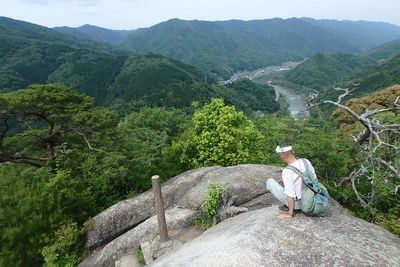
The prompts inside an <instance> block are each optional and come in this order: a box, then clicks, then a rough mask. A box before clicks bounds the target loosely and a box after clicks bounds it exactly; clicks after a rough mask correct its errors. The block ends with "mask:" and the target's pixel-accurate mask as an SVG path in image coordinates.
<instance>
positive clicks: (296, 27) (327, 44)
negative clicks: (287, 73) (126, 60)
mask: <svg viewBox="0 0 400 267" xmlns="http://www.w3.org/2000/svg"><path fill="white" fill-rule="evenodd" d="M334 22H335V23H331V24H334V26H336V27H333V26H331V25H326V24H327V23H326V21H319V20H309V19H296V18H292V19H287V20H283V19H269V20H254V21H239V20H231V21H217V22H208V21H184V20H178V19H173V20H169V21H167V22H163V23H160V24H157V25H155V26H153V27H150V28H146V29H141V30H138V31H135V32H133V33H132V34H130V35H129V36H128V39H127V40H126V41H125V42H124V43H123V44H122V47H124V48H126V49H130V50H132V51H137V52H144V51H150V52H154V53H160V54H163V55H166V56H169V57H172V58H175V59H178V60H182V61H183V62H186V63H190V64H192V65H194V66H196V67H198V68H200V69H202V70H205V71H207V72H211V73H214V74H216V75H220V76H221V75H222V76H224V75H225V76H226V75H228V74H230V73H232V72H234V71H236V70H240V69H251V68H257V67H260V66H265V65H269V64H278V63H281V62H283V61H289V60H299V59H303V58H305V57H308V56H312V55H314V54H316V53H327V52H339V51H340V52H361V51H363V50H365V49H368V48H372V47H373V46H376V45H379V44H382V43H383V42H386V41H391V40H395V39H397V38H399V37H400V28H399V27H397V26H394V25H390V24H382V23H370V22H351V23H350V22H338V21H334ZM342 23H343V25H342ZM360 24H361V25H360ZM340 25H342V27H339V26H340ZM358 28H362V29H363V31H360V32H358V33H355V32H357V30H358ZM368 28H371V30H370V31H368V30H367V29H368Z"/></svg>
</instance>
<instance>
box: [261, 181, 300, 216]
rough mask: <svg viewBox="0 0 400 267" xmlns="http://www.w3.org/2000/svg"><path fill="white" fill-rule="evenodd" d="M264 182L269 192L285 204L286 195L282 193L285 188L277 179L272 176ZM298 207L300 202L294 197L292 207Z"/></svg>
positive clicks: (286, 203)
mask: <svg viewBox="0 0 400 267" xmlns="http://www.w3.org/2000/svg"><path fill="white" fill-rule="evenodd" d="M265 184H266V186H267V190H268V191H269V192H271V194H273V195H274V197H275V198H276V199H277V200H279V201H280V202H281V203H282V204H285V205H286V206H287V205H288V202H287V196H286V195H285V193H284V191H285V189H284V188H283V186H281V185H280V184H279V183H278V182H277V181H275V180H274V179H272V178H269V179H268V180H267V182H266V183H265ZM300 208H301V202H300V201H298V200H297V198H295V201H294V209H295V210H297V209H300Z"/></svg>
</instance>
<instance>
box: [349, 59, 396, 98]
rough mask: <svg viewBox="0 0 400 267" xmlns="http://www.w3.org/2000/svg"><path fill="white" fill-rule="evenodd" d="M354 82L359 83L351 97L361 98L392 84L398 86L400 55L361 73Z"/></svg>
mask: <svg viewBox="0 0 400 267" xmlns="http://www.w3.org/2000/svg"><path fill="white" fill-rule="evenodd" d="M355 82H357V83H359V85H358V89H357V91H355V92H354V94H353V96H355V97H356V96H363V95H366V94H369V93H371V92H374V91H376V90H379V89H383V88H386V87H389V86H392V85H394V84H400V53H399V54H398V55H397V56H394V57H392V58H391V59H390V60H388V61H386V62H385V63H383V64H376V65H375V66H374V67H373V68H370V69H367V70H366V71H364V72H363V73H361V74H360V75H359V77H358V79H357V80H355Z"/></svg>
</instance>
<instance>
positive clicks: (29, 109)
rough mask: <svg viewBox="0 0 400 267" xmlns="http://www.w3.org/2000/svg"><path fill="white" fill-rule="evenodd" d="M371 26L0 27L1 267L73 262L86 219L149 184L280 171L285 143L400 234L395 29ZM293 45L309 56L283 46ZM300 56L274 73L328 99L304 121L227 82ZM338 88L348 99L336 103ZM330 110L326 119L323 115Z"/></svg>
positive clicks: (345, 201) (264, 95)
mask: <svg viewBox="0 0 400 267" xmlns="http://www.w3.org/2000/svg"><path fill="white" fill-rule="evenodd" d="M373 25H374V26H376V27H372V24H368V23H367V22H365V23H356V22H343V23H342V24H341V23H339V22H337V21H330V20H312V19H306V18H303V19H291V20H281V19H275V20H266V21H251V22H248V23H244V22H240V21H227V22H219V23H211V22H199V21H180V20H171V21H168V22H165V23H162V24H159V25H156V26H154V27H151V28H149V29H142V30H137V31H132V32H125V31H124V32H112V31H111V32H110V30H109V31H104V29H101V28H98V27H94V31H93V30H92V29H93V27H92V26H86V27H85V28H84V29H80V33H79V35H78V34H76V29H75V30H74V29H68V28H59V29H57V31H56V30H53V29H48V28H45V27H41V26H38V25H34V24H30V23H26V22H20V21H15V20H12V19H8V18H0V29H1V30H0V177H1V179H0V226H1V229H2V231H1V233H0V243H1V248H0V266H41V265H45V266H74V265H76V264H77V263H79V261H80V260H81V257H83V256H84V255H83V251H82V247H83V246H82V245H83V242H84V233H85V229H86V227H87V226H88V225H89V224H90V218H92V217H93V216H95V215H96V214H98V213H99V212H101V211H103V210H104V209H106V208H108V207H109V206H111V205H113V204H114V203H116V202H118V201H121V200H124V199H126V198H129V197H132V196H135V195H137V194H140V193H141V192H144V191H146V190H148V189H150V187H151V180H150V179H149V178H150V177H151V176H152V175H154V174H158V175H160V177H161V179H162V180H163V181H166V180H168V179H170V178H172V177H174V176H175V175H177V174H180V173H182V172H184V171H187V170H190V169H193V168H197V167H203V166H212V165H220V166H229V165H236V164H242V163H260V164H273V165H281V164H282V163H281V162H280V160H279V157H277V155H276V153H275V151H274V148H275V147H276V146H277V145H281V144H293V145H294V148H295V150H296V153H297V155H298V156H299V157H305V158H308V159H309V160H310V161H311V162H312V163H313V165H314V167H315V169H316V171H317V173H318V176H319V178H320V179H321V181H322V182H323V183H324V184H325V185H326V187H327V188H328V190H329V193H330V195H331V196H332V197H333V198H334V199H336V200H337V201H339V202H340V203H341V204H342V205H343V206H344V207H345V208H347V209H348V210H349V211H350V212H352V213H353V214H354V215H355V216H358V217H360V218H362V219H365V220H368V221H371V222H374V223H376V224H378V225H381V226H383V227H385V228H386V229H388V230H389V231H391V232H393V233H395V234H397V235H400V223H399V218H400V197H399V196H400V190H398V189H399V185H398V179H399V174H398V170H399V168H400V162H399V159H400V155H399V151H400V150H399V146H400V138H399V137H400V135H399V130H400V129H399V128H400V126H399V125H400V119H399V116H398V112H399V105H400V103H399V95H400V85H396V84H399V83H400V80H399V79H400V78H399V77H400V73H399V66H400V64H399V59H400V46H399V45H400V43H399V42H398V41H393V40H394V39H393V38H394V37H396V36H397V37H398V38H400V29H397V28H393V27H394V26H393V27H391V26H390V27H389V26H388V25H386V24H379V25H375V24H373ZM172 26H174V27H172ZM171 27H172V28H171ZM164 28H165V29H164ZM209 28H210V29H213V30H212V31H211V32H214V35H211V36H210V35H209V33H210V32H209ZM215 28H216V29H217V30H215ZM299 28H302V29H303V30H304V29H306V30H307V31H306V32H299ZM328 29H331V30H332V29H334V30H335V31H336V32H337V34H338V35H339V36H341V39H338V40H339V41H337V40H336V39H335V38H337V36H336V35H335V36H330V32H329V31H328ZM368 29H369V30H368ZM383 29H385V30H383ZM214 30H215V31H214ZM63 32H67V33H68V34H64V33H63ZM244 32H246V34H244ZM100 33H101V34H100ZM167 33H169V34H171V38H172V39H173V38H176V36H175V35H181V36H182V38H181V39H182V40H183V43H182V47H176V46H175V49H172V47H173V45H174V44H173V43H169V44H168V45H167V44H166V43H168V42H169V41H171V40H168V38H167V37H165V35H167ZM272 33H274V34H272ZM356 33H358V34H357V35H356ZM378 33H380V34H378ZM71 34H72V35H74V36H75V37H74V36H71ZM109 34H111V36H114V37H110V35H109ZM271 34H272V35H271ZM396 34H399V35H396ZM226 35H229V36H230V37H229V38H228V39H226V38H221V36H225V37H226ZM266 35H271V40H269V39H266V37H265V36H266ZM99 36H100V37H99ZM148 36H152V38H149V39H148ZM329 36H330V38H333V39H335V40H336V41H335V42H332V40H331V39H330V38H328V37H329ZM349 36H352V38H347V37H349ZM360 36H362V38H361V37H360ZM374 36H375V37H374ZM95 37H96V38H100V39H96V38H95ZM135 37H137V39H135ZM283 37H284V38H283ZM110 38H111V39H112V40H114V41H115V43H110V41H109V40H110ZM282 38H283V39H282ZM325 38H328V39H325ZM346 38H347V41H344V40H345V39H346ZM360 38H361V39H360ZM161 40H162V42H161ZM199 40H201V41H203V42H204V43H201V42H198V41H199ZM244 40H247V42H249V40H252V42H253V45H252V46H247V45H245V42H244ZM301 40H303V42H302V41H301ZM320 40H325V41H326V42H325V41H324V42H323V43H321V41H320ZM360 40H361V41H360ZM97 41H101V42H97ZM270 41H271V42H272V41H273V42H274V43H273V44H271V43H269V42H270ZM316 41H318V42H316ZM386 41H387V42H388V43H386V44H383V43H384V42H386ZM148 42H150V43H148ZM164 42H165V43H164ZM210 43H213V44H214V45H215V49H210V48H209V45H210ZM289 43H296V44H298V45H299V46H298V47H295V48H291V49H289V48H288V47H285V46H281V45H282V44H285V45H287V44H289ZM156 44H159V45H160V47H163V49H164V48H165V49H166V50H165V51H159V50H157V49H158V48H154V46H153V45H156ZM328 44H329V46H328ZM362 44H363V45H365V47H364V46H362ZM199 45H203V46H202V47H201V50H198V49H199ZM128 46H129V49H128V50H124V49H123V47H128ZM231 46H234V49H233V47H231ZM246 46H247V47H246ZM277 46H281V47H282V51H280V52H281V54H280V53H275V52H276V51H275V50H274V49H275V48H276V47H277ZM374 46H377V47H376V48H373V47H374ZM183 47H185V49H186V50H185V49H184V48H183ZM260 47H262V48H263V49H259V48H260ZM273 48H274V49H273ZM369 48H373V49H371V50H368V51H365V49H369ZM224 49H226V50H228V51H230V52H232V51H233V53H232V55H231V56H226V53H222V52H221V51H222V50H224ZM235 49H236V50H235ZM154 50H156V51H154ZM136 52H154V53H155V52H157V53H160V54H163V55H159V54H152V53H144V54H141V53H136ZM172 52H173V53H177V54H173V55H172V54H170V53H172ZM350 52H359V53H358V54H352V53H350ZM179 53H181V54H179ZM282 55H285V56H282ZM167 56H170V57H172V58H175V59H172V58H169V57H167ZM305 57H309V58H308V59H306V60H304V62H303V63H301V64H299V65H297V66H296V67H295V68H294V69H292V70H289V71H287V72H285V73H284V75H281V76H280V77H279V79H282V82H287V83H290V84H292V85H296V84H297V85H298V86H299V87H298V88H301V90H304V91H305V92H307V93H309V92H313V93H318V97H316V98H314V99H312V100H310V101H314V102H310V105H311V106H310V109H311V111H313V112H312V116H311V117H310V118H309V119H307V120H295V119H293V118H292V117H290V116H288V115H287V114H288V113H287V110H285V109H286V107H287V103H285V101H280V102H279V103H278V102H276V101H275V92H274V90H273V88H272V87H271V86H268V85H265V84H258V83H255V82H253V81H251V80H249V79H240V80H237V81H234V82H232V83H228V84H225V85H222V84H219V83H217V80H218V79H222V78H223V77H224V76H226V75H227V74H230V73H232V72H233V71H236V70H239V69H254V68H256V67H260V66H265V65H268V64H271V63H277V64H280V63H283V62H284V61H287V60H293V59H304V58H305ZM238 58H240V59H241V60H243V61H242V62H240V61H238V60H237V59H238ZM177 59H181V60H182V61H183V62H185V63H183V62H181V61H178V60H177ZM194 59H197V60H198V61H195V60H194ZM233 59H236V60H235V61H233ZM188 63H191V64H193V65H194V66H192V65H189V64H188ZM338 87H340V88H342V89H343V90H344V89H348V90H351V92H346V93H345V95H342V97H339V98H340V99H341V100H342V101H341V102H339V101H338V100H337V97H338V95H339V93H337V91H336V90H335V88H336V89H337V88H338ZM341 93H343V91H341ZM350 93H351V95H350V97H352V99H350V97H349V94H350ZM315 101H318V102H315ZM396 101H397V102H396ZM322 106H330V109H322V110H323V111H324V112H325V113H324V114H322V115H321V114H320V112H319V111H320V109H319V108H320V107H322ZM353 111H354V112H353ZM352 112H353V113H352ZM361 114H363V115H361ZM396 170H397V174H396V172H395V171H396Z"/></svg>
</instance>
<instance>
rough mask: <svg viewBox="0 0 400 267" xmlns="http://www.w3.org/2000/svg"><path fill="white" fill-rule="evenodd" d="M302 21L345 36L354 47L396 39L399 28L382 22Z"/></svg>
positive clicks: (306, 19) (368, 45) (375, 44)
mask: <svg viewBox="0 0 400 267" xmlns="http://www.w3.org/2000/svg"><path fill="white" fill-rule="evenodd" d="M301 19H302V20H303V21H306V22H308V23H311V24H313V25H315V26H319V27H324V28H327V29H330V30H334V31H337V32H340V33H342V34H347V41H348V42H353V43H354V44H355V45H359V44H360V43H364V47H366V48H367V47H370V48H371V47H375V46H377V45H378V44H383V43H387V42H390V41H393V40H394V39H397V38H396V36H399V27H398V26H397V25H393V24H389V23H384V22H369V21H351V20H342V21H338V20H333V19H319V20H316V19H311V18H301Z"/></svg>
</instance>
